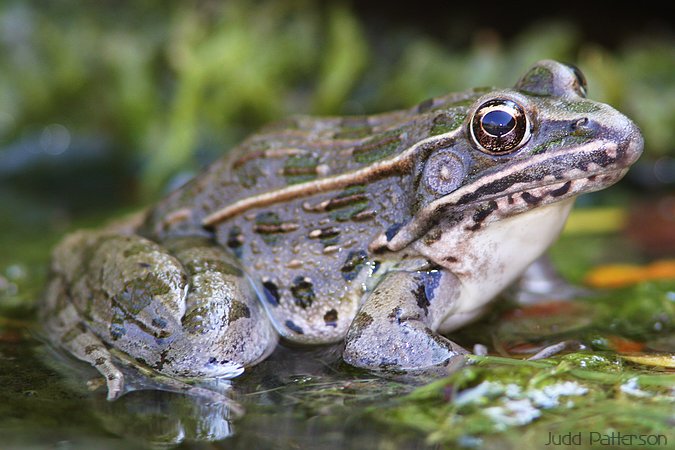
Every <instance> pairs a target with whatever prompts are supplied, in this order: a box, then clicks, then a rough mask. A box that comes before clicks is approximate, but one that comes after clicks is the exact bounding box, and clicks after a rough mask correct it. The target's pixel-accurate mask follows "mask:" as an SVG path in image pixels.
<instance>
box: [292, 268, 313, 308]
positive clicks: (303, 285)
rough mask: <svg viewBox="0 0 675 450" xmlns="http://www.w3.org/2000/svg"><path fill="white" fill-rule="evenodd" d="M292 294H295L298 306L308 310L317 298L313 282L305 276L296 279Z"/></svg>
mask: <svg viewBox="0 0 675 450" xmlns="http://www.w3.org/2000/svg"><path fill="white" fill-rule="evenodd" d="M291 294H293V298H294V299H295V304H296V305H298V306H299V307H301V308H303V309H305V308H308V307H309V306H311V305H312V302H313V301H314V298H315V294H314V286H313V285H312V280H310V279H309V278H307V277H303V276H297V277H295V278H294V279H293V285H292V286H291Z"/></svg>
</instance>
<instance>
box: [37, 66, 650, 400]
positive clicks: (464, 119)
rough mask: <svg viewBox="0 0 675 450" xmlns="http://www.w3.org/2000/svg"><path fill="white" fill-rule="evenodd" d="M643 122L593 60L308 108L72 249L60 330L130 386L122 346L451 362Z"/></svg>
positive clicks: (154, 362) (214, 355) (365, 364)
mask: <svg viewBox="0 0 675 450" xmlns="http://www.w3.org/2000/svg"><path fill="white" fill-rule="evenodd" d="M642 146H643V140H642V136H641V134H640V132H639V130H638V128H637V127H636V126H635V125H634V124H633V123H632V122H631V121H630V120H629V119H628V118H626V117H625V116H624V115H622V114H621V113H619V112H617V111H616V110H614V109H612V108H611V107H609V106H607V105H605V104H602V103H597V102H594V101H591V100H588V99H587V98H586V84H585V81H584V78H583V76H582V75H581V73H580V72H579V71H578V70H577V69H576V68H573V67H571V66H568V65H564V64H560V63H558V62H555V61H549V60H545V61H540V62H538V63H536V64H535V65H533V66H532V67H531V68H530V69H529V70H528V71H527V72H526V73H525V74H524V75H523V77H522V78H520V80H519V81H518V82H517V83H516V85H515V86H514V88H512V89H484V88H483V89H472V90H468V91H466V92H461V93H453V94H449V95H446V96H443V97H439V98H434V99H431V100H427V101H424V102H422V103H420V104H419V105H417V106H415V107H413V108H411V109H407V110H401V111H394V112H389V113H384V114H376V115H371V116H353V117H328V118H316V117H304V116H301V117H294V118H291V119H289V120H286V121H283V122H280V123H277V124H274V125H271V126H268V127H267V128H264V129H262V130H261V131H260V132H258V133H256V134H254V135H252V136H250V137H249V138H248V139H246V140H245V141H244V142H243V143H242V144H241V145H239V146H238V147H236V148H234V149H233V150H232V151H230V152H228V154H227V155H226V156H225V157H224V158H223V159H221V160H219V161H217V162H215V163H214V164H212V165H211V166H210V167H209V168H208V169H207V170H205V171H204V172H203V173H202V174H201V175H199V176H198V177H196V178H195V179H194V180H192V181H191V182H189V183H187V184H186V185H184V186H183V187H181V188H180V189H178V190H177V191H175V192H173V193H172V194H170V195H169V196H168V197H166V198H165V199H164V200H162V201H160V202H159V203H158V204H157V205H156V206H154V207H152V208H150V209H148V210H147V211H145V212H144V213H143V214H142V215H141V216H140V218H138V219H137V220H132V221H129V222H127V223H124V224H121V225H120V224H117V225H113V226H109V227H107V228H105V229H102V230H97V231H78V232H75V233H73V234H71V235H69V236H67V237H66V238H65V239H64V240H63V241H62V242H61V243H60V244H59V245H58V246H57V247H56V249H55V251H54V255H53V260H52V274H53V275H52V278H51V281H50V285H49V287H48V289H47V294H46V296H45V300H44V302H43V305H42V308H41V312H42V318H43V323H44V324H45V327H46V330H47V333H48V336H49V337H50V339H51V340H52V341H54V342H55V343H57V344H58V345H60V346H62V347H63V348H65V349H66V350H67V351H69V352H70V353H72V354H73V355H75V356H76V357H78V358H80V359H82V360H84V361H87V362H89V363H90V364H92V365H93V366H94V367H95V368H96V369H98V371H99V372H100V373H101V374H102V375H103V376H104V377H105V380H106V382H107V387H108V396H109V398H115V397H116V396H118V395H119V394H120V393H122V392H123V387H124V377H123V374H122V372H121V371H120V370H119V367H118V366H119V361H120V359H119V358H118V357H113V356H114V355H123V356H124V357H125V358H126V361H130V362H131V363H132V364H136V365H138V366H142V367H145V368H149V369H151V370H153V371H156V372H158V373H160V374H163V375H167V376H169V377H174V378H177V379H181V378H197V379H205V378H218V377H225V378H227V377H230V378H231V377H235V376H237V375H239V374H240V373H241V372H242V371H243V370H244V368H245V367H248V366H252V365H254V364H256V363H258V362H259V361H261V360H262V359H264V358H265V357H266V356H268V355H269V354H270V352H271V351H272V350H273V349H274V348H275V346H276V344H277V342H278V339H279V338H282V339H284V340H285V341H287V342H292V343H298V344H328V343H337V342H343V343H344V350H343V358H344V360H345V361H346V362H347V363H349V364H351V365H354V366H357V367H362V368H366V369H377V370H379V369H393V370H396V371H416V370H424V369H427V368H438V367H445V366H447V365H448V364H450V363H452V362H453V361H457V360H458V359H462V358H463V355H465V354H466V351H465V350H464V349H463V348H461V347H460V346H458V345H457V344H455V343H453V342H452V341H451V340H449V339H448V338H446V337H444V336H443V335H442V334H443V333H447V332H449V331H452V330H454V329H456V328H457V327H460V326H463V325H465V324H467V323H468V322H470V321H471V320H473V319H475V318H476V317H478V316H480V314H481V313H482V312H484V311H485V310H486V308H487V307H488V305H489V302H490V301H491V300H492V299H493V298H495V296H496V295H497V294H498V293H499V292H500V291H502V290H503V289H504V288H505V287H507V286H509V285H510V284H512V283H513V282H514V281H515V280H516V279H517V278H518V277H519V276H520V275H521V274H522V273H523V272H524V271H526V269H527V268H528V266H529V265H531V264H532V263H533V261H535V260H537V259H538V258H539V257H540V256H541V255H542V254H543V253H544V252H545V250H546V249H547V247H548V246H549V245H550V244H551V243H552V242H553V241H554V240H555V239H556V237H557V236H558V234H559V233H560V231H561V229H562V227H563V224H564V223H565V220H566V217H567V215H568V213H569V211H570V208H571V207H572V203H573V202H574V199H575V198H576V197H577V196H578V195H579V194H582V193H585V192H591V191H597V190H599V189H603V188H606V187H608V186H610V185H612V184H614V183H616V182H617V181H618V180H619V179H620V178H621V177H622V176H623V175H624V174H625V173H626V171H627V170H628V168H629V166H630V165H631V164H633V163H634V162H635V160H636V159H637V158H638V157H639V155H640V153H641V151H642Z"/></svg>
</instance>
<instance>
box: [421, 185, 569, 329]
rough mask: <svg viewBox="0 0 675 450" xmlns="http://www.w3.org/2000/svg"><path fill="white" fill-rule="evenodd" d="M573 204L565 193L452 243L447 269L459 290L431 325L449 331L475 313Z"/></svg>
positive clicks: (554, 233)
mask: <svg viewBox="0 0 675 450" xmlns="http://www.w3.org/2000/svg"><path fill="white" fill-rule="evenodd" d="M573 204H574V198H570V199H568V200H564V201H560V202H556V203H552V204H550V205H546V206H541V207H538V208H534V209H533V210H531V211H528V212H525V213H521V214H517V215H515V216H513V217H509V218H505V219H501V220H497V221H495V222H493V223H490V224H489V225H487V226H485V227H484V228H482V229H480V230H477V231H475V232H473V233H471V234H470V235H469V236H465V240H463V241H461V242H456V243H455V245H461V252H462V257H461V258H459V261H457V262H456V263H452V264H449V265H448V266H446V268H448V269H449V270H451V271H452V272H453V273H454V274H455V275H456V276H457V278H458V280H459V286H460V293H459V296H458V297H457V299H456V300H455V302H453V307H452V308H450V312H449V313H448V314H447V315H446V316H445V317H443V318H440V320H438V321H437V323H435V324H434V325H435V326H436V329H438V330H439V331H440V332H447V331H452V330H454V329H456V328H458V327H460V326H462V325H464V324H466V323H467V322H469V321H472V320H474V319H475V318H477V317H478V316H479V315H480V314H481V313H482V311H483V310H484V309H485V305H486V304H487V303H488V302H489V301H490V300H492V299H493V298H494V297H495V296H496V295H497V294H499V293H500V292H501V291H502V290H503V289H504V288H506V287H507V286H508V285H510V284H511V283H513V282H514V281H515V279H516V278H517V277H518V276H520V275H521V274H522V273H523V272H524V271H525V269H526V268H527V267H528V266H529V265H530V264H531V263H532V262H533V261H534V260H536V259H537V258H538V257H539V256H541V255H542V254H543V253H544V252H545V251H546V249H547V248H548V247H549V246H550V245H551V244H552V243H553V242H554V241H555V239H556V238H557V237H558V235H559V234H560V232H561V231H562V228H563V226H564V224H565V220H566V219H567V216H568V215H569V212H570V210H571V208H572V205H573ZM448 244H450V243H448Z"/></svg>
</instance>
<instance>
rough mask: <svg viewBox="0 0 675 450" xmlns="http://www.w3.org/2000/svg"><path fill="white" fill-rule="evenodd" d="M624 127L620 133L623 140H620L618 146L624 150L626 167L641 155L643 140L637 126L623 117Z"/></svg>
mask: <svg viewBox="0 0 675 450" xmlns="http://www.w3.org/2000/svg"><path fill="white" fill-rule="evenodd" d="M623 118H624V122H625V125H624V126H623V127H622V130H621V131H620V133H621V135H622V137H623V139H621V141H620V144H619V146H622V145H623V147H624V148H625V158H626V165H631V164H633V163H634V162H635V161H637V160H638V158H639V157H640V155H641V154H642V149H643V148H644V145H645V140H644V138H643V137H642V133H641V132H640V129H639V128H638V126H637V125H636V124H635V122H633V121H632V120H630V119H629V118H628V117H626V116H623Z"/></svg>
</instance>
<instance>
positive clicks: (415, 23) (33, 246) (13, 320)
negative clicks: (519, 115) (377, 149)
mask: <svg viewBox="0 0 675 450" xmlns="http://www.w3.org/2000/svg"><path fill="white" fill-rule="evenodd" d="M543 58H551V59H557V60H561V61H563V62H569V63H573V64H575V65H576V66H578V67H579V68H580V69H581V70H582V71H583V73H584V74H585V75H586V77H587V79H588V84H589V97H590V98H592V99H594V100H600V101H603V102H606V103H609V104H611V105H613V106H614V107H616V108H617V109H619V110H620V111H622V112H624V113H625V114H626V115H628V116H629V117H631V118H632V119H634V120H635V121H636V122H637V124H638V125H639V126H640V128H641V129H642V131H643V133H644V137H645V153H644V155H643V157H642V158H641V159H640V161H639V162H638V163H637V164H636V166H635V167H634V168H633V169H632V170H631V171H630V172H629V174H628V176H627V177H626V178H625V179H624V180H623V181H622V182H621V183H620V184H619V185H617V186H615V187H613V188H611V189H609V190H606V191H603V192H599V193H597V194H593V195H590V196H584V197H583V198H581V199H580V201H579V202H578V205H579V208H577V209H576V210H575V211H576V212H575V215H574V217H573V218H572V221H571V222H570V227H568V230H567V231H566V235H565V236H564V238H563V239H564V241H563V243H562V244H559V245H558V246H557V247H555V248H554V250H553V254H554V257H555V260H556V261H557V262H558V263H559V264H560V268H561V270H562V271H563V273H565V274H566V275H567V276H568V277H569V278H571V279H572V280H574V281H576V282H580V281H581V280H583V277H584V275H585V274H586V273H587V272H588V270H589V268H590V267H592V266H593V265H595V264H599V263H603V262H605V263H606V262H608V261H609V262H611V261H619V262H626V261H631V262H635V263H638V264H646V263H648V262H650V261H652V260H653V259H655V258H666V259H668V258H672V257H673V255H675V17H673V16H672V15H671V14H670V13H667V11H665V10H664V6H663V4H662V2H651V1H641V2H637V3H636V2H633V3H630V4H624V3H621V2H553V1H547V2H541V1H526V2H507V1H501V2H500V1H481V2H475V1H471V0H469V1H463V2H458V1H445V2H440V1H424V0H415V1H413V2H391V1H382V0H374V1H357V0H353V1H347V0H345V1H331V0H328V1H310V0H277V1H273V0H267V1H244V0H230V1H222V2H220V1H213V0H201V1H197V0H184V1H180V2H178V1H159V0H142V1H124V0H120V1H112V0H105V1H97V2H81V1H74V0H60V1H57V2H54V1H51V2H50V1H44V0H23V1H19V0H0V418H1V419H2V420H0V422H2V424H3V425H0V436H2V435H3V427H5V428H4V432H5V433H6V432H7V430H10V429H11V430H14V431H13V432H14V433H15V434H14V435H13V436H18V435H21V436H22V437H21V438H17V439H18V440H17V441H16V442H25V441H24V440H22V439H24V437H25V436H29V437H30V436H31V434H30V433H32V432H28V431H26V432H23V434H22V432H21V431H19V432H17V431H16V430H21V429H23V428H21V427H25V429H26V430H33V429H37V428H39V429H42V430H44V433H45V434H46V435H47V436H48V437H46V438H45V442H54V440H53V436H55V435H63V436H66V437H68V436H70V437H69V439H70V438H72V437H73V436H89V435H90V434H88V433H92V434H91V435H92V436H95V437H96V438H97V442H98V443H99V444H100V442H101V441H100V439H101V436H104V435H105V436H107V434H106V433H107V432H106V431H102V427H101V425H100V423H98V422H96V423H94V422H93V421H94V419H92V418H89V417H85V416H86V414H85V415H81V416H82V417H80V416H73V417H67V414H65V415H64V411H66V410H67V409H68V408H73V407H75V408H77V407H78V401H79V402H83V401H84V400H83V399H89V398H90V397H89V395H88V394H86V393H84V394H82V393H81V394H79V395H80V397H77V396H75V397H73V394H72V391H71V390H68V389H66V388H64V387H62V386H61V385H58V384H55V383H56V382H55V381H54V380H57V379H58V380H60V379H61V378H58V377H57V376H56V375H54V373H53V372H49V370H47V369H45V368H44V367H43V366H42V365H41V364H42V362H40V361H42V359H39V358H37V357H36V356H35V351H34V350H33V349H34V348H41V347H40V346H39V345H38V343H37V342H36V341H35V339H34V337H33V331H32V330H33V327H34V326H35V323H34V312H35V304H36V301H37V300H38V299H39V297H40V295H41V292H42V289H43V287H44V281H45V278H46V276H47V272H48V259H49V251H50V248H51V247H52V246H53V245H54V243H55V242H56V241H57V240H58V239H59V238H60V237H61V236H62V235H63V234H64V233H65V232H67V231H68V230H72V229H74V228H77V227H81V226H98V225H101V224H102V223H104V222H105V221H107V220H110V219H111V218H116V217H119V216H120V215H123V214H126V213H128V212H131V211H134V210H137V209H138V208H141V207H143V206H145V205H148V204H151V203H152V202H153V201H156V200H157V199H158V198H160V197H161V196H162V195H164V194H165V193H167V192H168V191H170V190H171V189H173V188H175V187H177V186H179V185H180V184H181V183H183V182H185V181H186V180H187V179H189V178H190V177H192V176H194V175H195V174H197V173H198V172H199V171H200V170H201V169H202V168H203V167H204V166H205V165H207V164H208V163H209V162H211V161H213V160H215V159H216V158H218V157H220V156H222V155H223V154H224V153H225V152H226V151H227V150H228V149H229V148H231V147H232V146H234V145H236V144H237V142H239V141H240V140H241V139H242V138H244V137H245V136H246V135H247V134H250V133H252V132H254V131H255V130H256V129H257V128H258V127H260V126H261V125H263V124H264V123H266V122H269V121H272V120H277V119H281V118H283V117H285V116H287V115H289V114H295V113H301V114H322V115H323V114H325V115H336V114H337V115H345V114H368V113H376V112H382V111H386V110H390V109H393V108H404V107H409V106H411V105H415V104H417V103H419V102H420V101H422V100H424V99H426V98H428V97H432V96H435V95H441V94H445V93H448V92H452V91H457V90H463V89H467V88H471V87H482V86H511V85H513V83H514V82H515V81H516V80H517V79H518V77H519V76H520V75H521V74H522V73H523V72H524V71H525V70H526V69H527V67H529V66H530V65H531V64H532V63H533V62H535V61H537V60H539V59H543ZM617 239H621V241H620V242H621V244H620V245H617V244H616V242H617ZM671 270H672V269H671ZM625 276H626V275H625V273H622V274H620V277H624V278H625ZM673 276H675V275H673ZM641 289H642V291H639V290H637V291H629V292H628V293H625V294H622V295H623V296H624V297H625V299H627V301H628V300H630V299H633V300H635V299H641V298H643V297H640V296H641V295H644V301H642V300H640V302H637V303H635V304H633V305H632V306H630V308H632V309H630V308H628V309H625V311H624V312H619V311H618V309H616V307H615V306H614V304H611V306H607V308H606V309H604V310H603V311H605V313H603V314H605V315H604V316H603V315H600V316H598V317H600V318H601V319H602V320H600V319H598V322H600V321H602V323H604V324H610V322H612V318H615V317H618V319H616V320H617V321H618V322H616V323H618V325H616V323H615V322H612V323H611V324H610V325H611V327H614V328H612V330H613V331H612V332H613V333H618V334H622V335H623V336H628V337H631V338H632V339H635V340H640V341H645V342H648V341H649V339H651V340H652V341H654V340H656V339H657V338H658V339H661V338H664V337H665V339H666V341H667V342H666V343H665V344H664V343H663V342H662V343H661V344H659V345H661V347H659V348H660V349H665V350H664V351H673V349H675V342H672V341H673V338H672V333H671V334H668V333H667V331H668V330H669V329H671V330H672V329H673V327H675V325H673V324H674V323H675V319H674V318H675V310H673V304H674V303H673V298H675V294H674V293H673V290H672V286H671V285H667V286H665V285H660V286H657V287H654V286H653V285H644V286H643V288H641ZM649 296H651V297H649ZM622 298H623V297H622ZM650 299H651V300H650ZM627 304H628V303H627ZM644 305H647V306H644ZM650 305H651V306H650ZM658 317H660V319H658V320H657V318H658ZM578 318H579V315H578V314H576V315H575V314H571V316H570V323H577V322H578ZM537 320H538V319H537ZM659 320H660V322H658V321H659ZM503 323H506V322H503ZM655 323H660V324H661V325H659V326H660V327H661V328H659V329H658V330H656V328H654V327H655V326H656V325H654V324H655ZM493 325H494V324H493ZM507 325H508V324H507ZM610 325H606V326H607V327H610ZM537 326H538V325H537ZM556 326H557V325H556ZM631 327H632V328H631ZM668 327H670V328H668ZM488 328H489V329H493V328H494V326H491V325H489V326H488ZM513 328H514V329H518V328H519V327H513ZM521 328H522V327H521ZM535 328H536V327H534V326H533V329H535ZM536 329H537V330H538V331H537V332H540V331H541V330H540V328H536ZM607 329H609V328H607ZM644 330H651V331H650V332H653V333H655V334H654V335H653V336H652V335H649V336H647V334H648V333H647V334H645V332H644ZM655 330H656V331H655ZM603 332H604V333H605V334H607V332H606V330H605V331H603ZM659 333H660V334H659ZM603 336H604V335H603ZM645 336H647V337H645ZM603 339H605V340H604V341H602V342H605V343H606V342H610V341H611V339H610V340H607V339H609V338H607V339H606V338H605V337H603ZM594 342H595V341H594ZM598 342H600V341H598ZM598 345H599V346H600V347H601V348H610V349H613V350H616V348H614V347H611V345H609V344H607V345H606V347H602V345H605V344H598ZM600 347H599V348H600ZM643 347H644V346H643ZM657 347H658V345H657ZM641 348H642V347H641ZM654 348H656V347H654ZM612 367H614V366H612ZM272 370H273V371H274V370H276V368H274V366H273V368H272ZM611 370H614V369H611ZM481 376H482V375H481ZM476 377H478V375H476ZM526 378H528V379H529V378H531V375H530V374H528V375H527V377H526ZM54 386H57V387H54ZM53 389H56V390H53ZM69 389H70V388H69ZM598 392H599V393H600V392H601V390H600V389H598ZM603 395H604V394H603ZM425 398H426V397H425ZM594 398H595V397H594ZM671 398H672V393H671ZM331 399H332V397H331ZM313 400H316V398H313ZM646 401H647V400H645V402H646ZM45 402H46V403H45ZM46 404H48V405H52V406H50V407H49V408H52V409H49V408H47V407H46V406H45V405H46ZM631 404H632V403H631ZM123 405H124V403H116V404H115V406H114V407H113V408H117V409H118V410H119V409H123V408H124V406H123ZM444 405H445V404H444ZM99 406H100V405H99ZM332 406H333V403H330V402H326V404H325V405H324V404H322V406H321V407H322V408H323V407H325V408H329V407H332ZM446 406H447V405H446ZM634 406H635V408H637V409H638V411H637V412H634V413H633V412H632V413H631V417H636V414H637V415H639V408H643V407H645V406H644V404H643V403H640V404H637V403H635V404H634ZM304 407H305V406H303V408H304ZM415 407H417V406H416V405H415ZM444 407H445V406H444ZM625 407H627V405H626V404H624V403H606V402H605V403H602V402H600V403H592V404H590V405H589V408H596V409H594V410H593V411H596V412H598V411H599V412H598V414H597V415H598V417H600V416H603V414H606V416H607V417H610V416H612V414H608V412H610V411H611V412H614V411H616V410H617V408H625ZM307 408H308V410H311V411H314V409H313V408H317V407H316V406H311V407H307ZM376 408H377V405H376ZM597 408H600V409H597ZM601 408H605V409H604V410H603V409H601ZM436 409H437V408H436ZM437 410H438V409H437ZM49 411H55V412H49ZM443 411H445V410H443ZM602 411H604V413H603V412H602ZM671 413H672V411H670V413H669V412H668V410H667V409H663V410H662V415H660V416H658V415H656V413H655V415H653V416H652V418H653V419H654V423H657V425H654V427H657V428H650V429H658V427H661V426H662V427H667V426H668V424H667V420H668V419H667V418H668V417H670V420H671V422H670V427H672V414H671ZM274 414H278V411H275V412H273V414H272V419H270V421H271V420H273V418H274V417H276V416H274ZM289 414H291V415H294V416H293V417H296V419H297V417H298V415H297V411H296V410H292V411H291V413H289ZM317 414H318V415H321V414H322V413H321V412H320V411H319V412H318V413H317ZM425 414H426V413H425ZM110 415H111V416H114V417H116V418H120V417H122V416H123V415H124V414H123V413H118V412H115V413H114V414H110ZM348 415H350V417H352V416H354V413H353V412H349V414H348ZM57 417H58V418H59V419H57ZM300 417H301V418H302V415H300ZM406 417H417V418H419V419H423V420H420V421H419V423H418V424H417V425H419V427H420V429H422V430H423V431H424V432H425V433H427V432H428V433H432V432H435V430H437V428H434V427H437V424H436V423H435V422H433V421H431V420H430V417H431V416H429V415H421V414H418V416H414V415H412V416H410V415H406ZM603 417H604V416H603ZM265 420H266V419H265ZM265 420H262V421H261V422H259V423H258V422H255V421H254V422H252V425H249V427H251V430H253V431H254V432H253V433H252V434H250V436H255V435H256V433H255V431H256V430H265V429H266V427H270V425H269V423H268V422H266V421H265ZM292 420H295V419H288V422H287V425H288V427H287V428H288V429H284V428H283V427H279V426H278V425H277V426H271V427H270V428H269V430H271V431H270V434H274V433H278V434H284V433H286V434H288V435H291V434H294V433H295V434H296V435H297V434H298V433H300V434H301V433H303V432H305V431H306V430H305V429H304V428H302V427H304V426H305V422H304V421H298V422H293V421H292ZM303 420H304V419H303ZM406 420H407V419H406ZM438 420H439V421H440V422H443V421H444V420H445V419H444V418H442V417H440V418H438ZM584 420H585V419H584V418H583V417H580V418H579V421H580V423H582V422H583V421H584ZM626 420H629V419H626ZM105 422H106V424H107V425H108V424H113V423H115V424H117V422H115V421H114V420H112V419H110V420H106V421H105ZM343 422H344V420H343V419H342V418H340V419H339V423H340V424H342V423H343ZM44 423H46V424H47V425H45V426H39V424H44ZM270 423H271V422H270ZM645 423H647V422H645ZM291 424H292V426H291ZM107 425H106V428H107V429H108V430H110V429H113V428H114V427H115V426H118V425H119V424H117V425H114V426H113V425H110V426H107ZM408 425H410V424H409V423H408ZM614 425H615V424H614ZM614 425H612V426H614ZM643 425H644V424H643ZM648 425H649V424H648ZM80 426H81V427H82V428H78V427H80ZM242 426H244V425H242ZM547 426H548V425H543V426H542V427H541V429H540V430H539V431H538V432H537V433H538V434H536V436H538V437H537V439H539V438H540V437H541V436H546V433H547V428H546V427H547ZM598 426H599V425H598ZM603 426H604V425H603ZM607 426H609V425H607ZM645 426H647V425H645ZM649 426H652V425H649ZM11 427H15V428H11ZM73 427H74V429H75V430H76V431H73V432H72V433H71V434H68V433H69V432H68V431H67V430H70V429H71V428H73ZM97 427H98V428H97ZM118 427H119V426H118ZM256 427H257V428H256ZM119 428H120V429H122V428H124V427H119ZM92 429H93V430H96V431H91V430H92ZM664 429H665V428H664ZM64 430H66V431H64ZM82 430H85V431H82ZM453 430H454V431H451V432H450V431H449V433H450V434H446V435H444V436H445V438H446V439H449V441H448V442H454V441H452V440H451V439H455V438H456V436H455V435H452V433H456V432H457V431H456V429H453ZM118 431H119V430H118ZM59 433H61V434H59ZM64 433H65V434H64ZM114 434H124V433H123V431H119V433H118V432H117V431H115V432H114ZM242 435H243V436H246V435H245V434H242ZM308 435H311V433H309V434H308ZM448 436H450V437H448ZM437 437H438V433H437ZM673 438H674V439H675V436H674V437H673ZM30 439H31V438H28V442H33V441H31V440H30ZM64 439H65V438H64ZM242 439H243V441H240V443H241V442H244V443H245V442H247V441H246V440H247V439H248V438H247V437H244V438H242ZM251 439H252V438H251ZM336 439H337V441H335V442H342V441H340V440H339V438H336ZM517 439H518V436H517V435H516V436H515V437H514V438H513V440H512V442H517ZM12 442H13V441H12ZM307 442H308V443H311V442H312V441H311V439H310V440H308V441H307ZM537 442H539V443H541V442H540V441H537ZM254 443H258V444H259V442H257V441H255V442H254ZM117 444H119V443H118V442H116V441H113V442H112V443H111V444H110V448H116V447H115V445H117ZM2 445H3V442H0V446H2ZM141 447H143V446H142V445H141ZM82 448H87V447H86V445H84V444H83V445H82ZM99 448H100V447H99ZM533 448H537V446H536V445H535V446H534V447H533Z"/></svg>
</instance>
